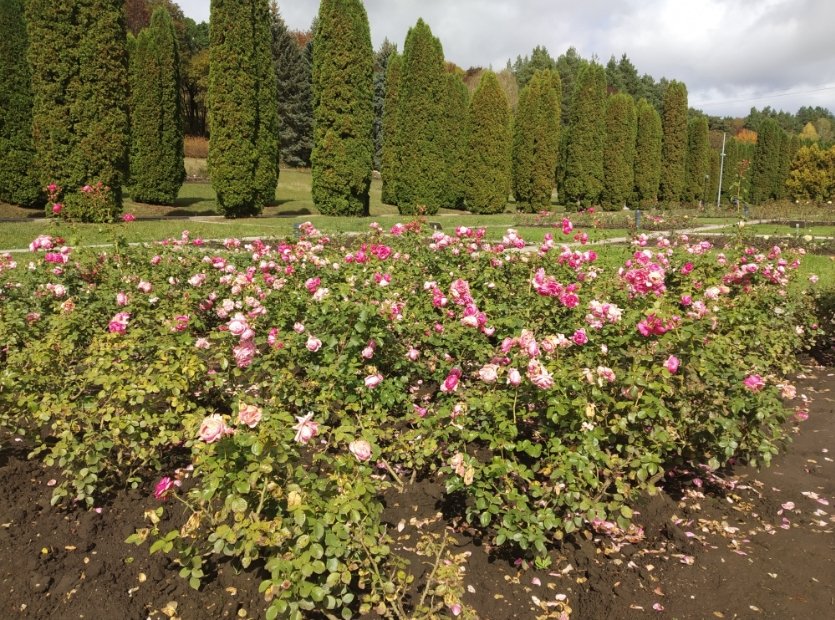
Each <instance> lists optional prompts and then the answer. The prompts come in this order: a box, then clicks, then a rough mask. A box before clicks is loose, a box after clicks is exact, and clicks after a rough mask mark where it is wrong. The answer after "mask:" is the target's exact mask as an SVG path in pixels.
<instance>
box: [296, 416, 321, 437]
mask: <svg viewBox="0 0 835 620" xmlns="http://www.w3.org/2000/svg"><path fill="white" fill-rule="evenodd" d="M296 420H298V422H299V423H298V424H296V425H295V426H294V427H293V430H294V431H296V436H295V437H294V438H293V440H294V441H296V442H297V443H301V444H306V443H307V442H309V441H310V440H311V439H313V438H314V437H316V435H318V434H319V424H318V423H317V422H314V421H313V412H310V413H308V414H307V415H306V416H296Z"/></svg>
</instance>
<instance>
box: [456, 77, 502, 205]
mask: <svg viewBox="0 0 835 620" xmlns="http://www.w3.org/2000/svg"><path fill="white" fill-rule="evenodd" d="M511 141H512V140H511V134H510V110H509V108H508V106H507V97H506V96H505V94H504V91H503V90H502V87H501V86H500V85H499V81H498V79H497V78H496V74H495V73H493V72H492V71H487V72H486V73H485V74H484V76H483V77H482V78H481V82H480V83H479V85H478V88H477V89H476V91H475V94H474V95H473V98H472V101H470V111H469V115H468V120H467V179H468V182H467V208H468V209H469V210H470V211H472V212H474V213H501V212H502V211H504V209H505V206H506V205H507V199H508V195H509V194H510V151H511Z"/></svg>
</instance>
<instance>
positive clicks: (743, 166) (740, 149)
mask: <svg viewBox="0 0 835 620" xmlns="http://www.w3.org/2000/svg"><path fill="white" fill-rule="evenodd" d="M755 149H756V145H754V144H751V143H750V142H743V141H741V140H737V139H736V138H730V139H729V140H728V141H727V143H726V144H725V167H724V171H723V172H722V193H723V195H724V196H725V200H728V201H733V200H735V199H736V197H737V195H738V196H739V198H740V200H748V196H749V194H750V187H751V162H752V161H753V160H754V151H755ZM741 172H742V173H743V176H741V177H740V173H741Z"/></svg>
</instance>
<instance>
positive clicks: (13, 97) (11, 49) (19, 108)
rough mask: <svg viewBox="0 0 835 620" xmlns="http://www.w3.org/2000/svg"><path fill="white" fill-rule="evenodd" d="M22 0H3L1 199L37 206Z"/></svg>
mask: <svg viewBox="0 0 835 620" xmlns="http://www.w3.org/2000/svg"><path fill="white" fill-rule="evenodd" d="M26 47H27V38H26V24H25V22H24V21H23V4H22V2H21V0H2V1H0V200H4V201H6V202H11V203H13V204H17V205H22V206H33V205H36V204H37V202H38V201H39V199H40V194H41V191H40V183H39V181H38V178H37V176H36V175H35V169H34V163H35V146H34V143H33V142H32V88H31V84H30V79H31V75H30V71H29V62H28V60H27V59H26Z"/></svg>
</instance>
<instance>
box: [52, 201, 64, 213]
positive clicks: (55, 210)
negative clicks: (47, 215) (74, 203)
mask: <svg viewBox="0 0 835 620" xmlns="http://www.w3.org/2000/svg"><path fill="white" fill-rule="evenodd" d="M63 210H64V205H62V204H61V203H60V202H56V203H55V204H54V205H52V212H53V213H54V214H55V215H60V214H61V211H63Z"/></svg>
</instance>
